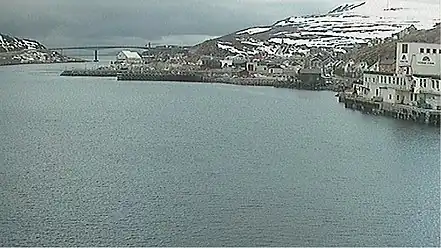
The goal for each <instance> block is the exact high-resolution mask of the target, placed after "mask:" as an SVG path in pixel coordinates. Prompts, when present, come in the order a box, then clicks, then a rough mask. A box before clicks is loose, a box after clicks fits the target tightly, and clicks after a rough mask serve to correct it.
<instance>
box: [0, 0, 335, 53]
mask: <svg viewBox="0 0 441 248" xmlns="http://www.w3.org/2000/svg"><path fill="white" fill-rule="evenodd" d="M340 2H341V0H337V1H335V0H219V1H218V0H125V1H124V0H93V1H86V0H0V6H1V8H0V32H2V33H8V34H12V35H16V36H20V37H29V38H35V39H38V40H40V41H42V42H44V43H45V44H47V45H48V46H59V45H73V44H75V45H79V44H115V43H121V42H124V43H127V44H137V45H140V44H145V43H146V42H148V41H154V42H166V43H181V44H191V43H195V42H198V41H200V40H203V39H206V38H210V37H212V36H220V35H223V34H227V33H231V32H234V31H236V30H239V29H242V28H246V27H249V26H257V25H269V24H272V23H273V22H275V21H277V20H280V19H283V18H285V17H288V16H292V15H301V14H310V13H318V12H324V11H327V10H329V9H331V8H332V7H333V6H334V5H336V4H338V3H340Z"/></svg>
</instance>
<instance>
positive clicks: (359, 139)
mask: <svg viewBox="0 0 441 248" xmlns="http://www.w3.org/2000/svg"><path fill="white" fill-rule="evenodd" d="M76 66H79V67H84V65H76ZM64 67H65V65H49V66H48V65H33V66H18V67H1V68H0V140H1V142H0V186H1V191H0V245H1V246H15V245H17V246H46V245H50V246H54V245H62V246H100V245H101V246H103V245H104V246H111V245H112V246H439V245H440V134H439V129H437V128H431V127H427V126H421V125H416V124H412V123H407V122H403V121H399V120H395V119H389V118H385V117H376V116H369V115H363V114H361V113H358V112H355V111H351V110H348V109H345V108H344V107H343V106H342V105H340V104H339V103H338V102H337V100H336V99H335V97H334V93H331V92H309V91H296V90H287V89H274V88H259V87H256V88H249V87H238V86H231V85H210V84H184V83H165V82H162V83H161V82H156V83H149V82H117V81H115V80H114V79H102V78H61V77H59V76H58V74H59V73H60V71H61V70H62V69H63V68H64Z"/></svg>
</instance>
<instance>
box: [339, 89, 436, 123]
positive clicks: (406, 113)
mask: <svg viewBox="0 0 441 248" xmlns="http://www.w3.org/2000/svg"><path fill="white" fill-rule="evenodd" d="M339 102H342V103H344V105H345V108H350V109H355V110H359V111H361V112H363V113H367V114H373V115H383V116H389V117H393V118H395V119H401V120H407V121H413V122H417V123H421V124H428V125H431V126H436V127H440V121H441V111H440V110H435V109H424V108H418V107H416V106H409V105H403V104H392V103H387V102H376V101H372V100H369V99H366V98H364V97H357V96H352V95H351V94H344V93H341V94H340V95H339Z"/></svg>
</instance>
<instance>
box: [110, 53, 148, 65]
mask: <svg viewBox="0 0 441 248" xmlns="http://www.w3.org/2000/svg"><path fill="white" fill-rule="evenodd" d="M116 60H117V61H118V62H125V63H127V64H136V63H141V62H142V58H141V56H139V54H138V53H137V52H131V51H121V52H119V53H118V55H116Z"/></svg>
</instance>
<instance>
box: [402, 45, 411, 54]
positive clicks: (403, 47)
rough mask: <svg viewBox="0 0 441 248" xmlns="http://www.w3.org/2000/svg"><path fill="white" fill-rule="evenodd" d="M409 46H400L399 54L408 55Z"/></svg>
mask: <svg viewBox="0 0 441 248" xmlns="http://www.w3.org/2000/svg"><path fill="white" fill-rule="evenodd" d="M408 50H409V45H408V44H402V45H401V52H402V53H408V52H409V51H408Z"/></svg>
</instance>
